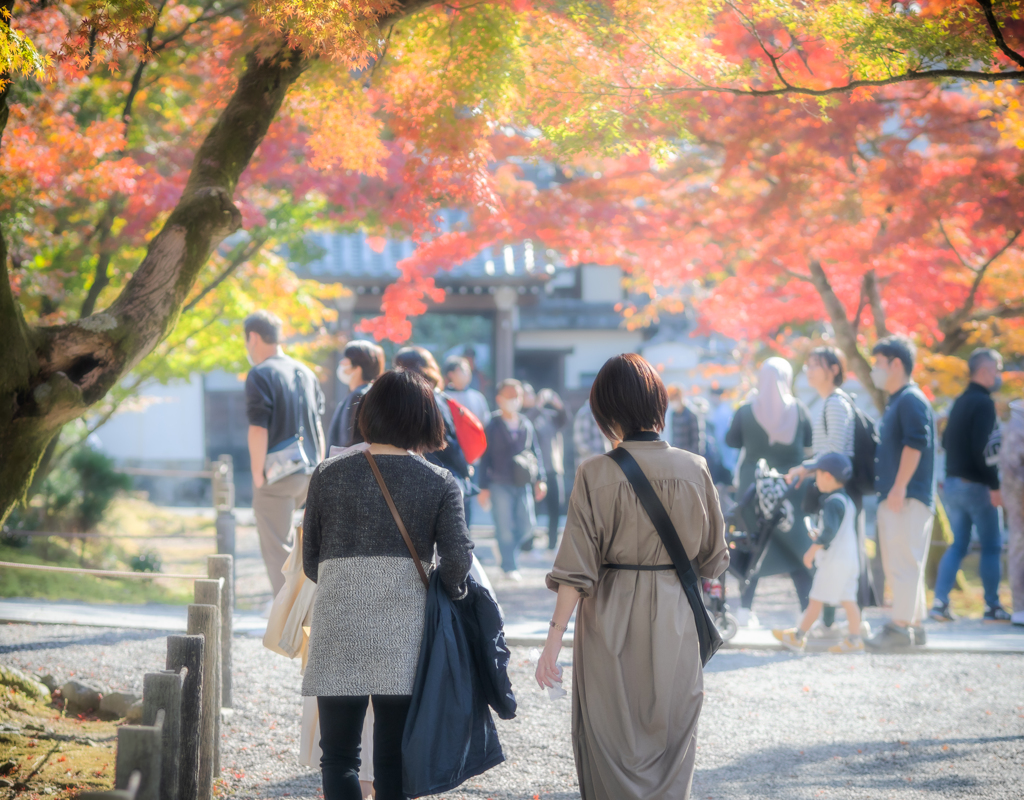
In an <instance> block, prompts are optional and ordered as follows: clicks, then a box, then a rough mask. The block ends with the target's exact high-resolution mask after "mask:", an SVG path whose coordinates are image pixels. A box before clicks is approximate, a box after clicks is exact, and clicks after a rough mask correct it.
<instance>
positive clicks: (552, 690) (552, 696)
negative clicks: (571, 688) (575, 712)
mask: <svg viewBox="0 0 1024 800" xmlns="http://www.w3.org/2000/svg"><path fill="white" fill-rule="evenodd" d="M567 694H568V692H567V691H565V689H563V688H562V668H561V667H559V668H558V680H557V681H556V682H555V685H554V686H549V687H548V700H558V699H559V698H560V697H565V696H566V695H567Z"/></svg>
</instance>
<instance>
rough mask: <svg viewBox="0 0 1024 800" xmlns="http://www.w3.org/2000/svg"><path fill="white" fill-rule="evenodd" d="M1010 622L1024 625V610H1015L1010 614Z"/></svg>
mask: <svg viewBox="0 0 1024 800" xmlns="http://www.w3.org/2000/svg"><path fill="white" fill-rule="evenodd" d="M1010 622H1012V623H1013V624H1014V625H1024V611H1014V612H1013V613H1012V614H1011V615H1010Z"/></svg>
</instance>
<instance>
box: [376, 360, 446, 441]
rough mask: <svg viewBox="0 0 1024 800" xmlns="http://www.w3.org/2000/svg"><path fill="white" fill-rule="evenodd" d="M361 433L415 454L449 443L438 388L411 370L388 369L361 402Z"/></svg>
mask: <svg viewBox="0 0 1024 800" xmlns="http://www.w3.org/2000/svg"><path fill="white" fill-rule="evenodd" d="M359 432H360V433H362V434H363V438H364V439H365V440H366V441H367V442H370V443H371V444H390V445H392V446H394V447H401V448H402V449H404V450H412V451H413V452H414V453H429V452H431V451H433V450H441V449H442V448H443V447H444V446H445V438H444V419H443V418H442V417H441V411H440V410H439V409H438V407H437V401H435V400H434V387H432V386H431V385H430V384H429V383H428V382H427V379H426V378H424V377H423V376H422V375H420V374H419V373H418V372H415V371H413V370H411V369H393V370H388V371H387V372H385V373H384V374H383V375H381V376H380V377H379V378H377V380H375V381H374V382H373V386H371V387H370V391H368V392H367V393H366V397H364V398H363V401H362V402H361V403H360V404H359Z"/></svg>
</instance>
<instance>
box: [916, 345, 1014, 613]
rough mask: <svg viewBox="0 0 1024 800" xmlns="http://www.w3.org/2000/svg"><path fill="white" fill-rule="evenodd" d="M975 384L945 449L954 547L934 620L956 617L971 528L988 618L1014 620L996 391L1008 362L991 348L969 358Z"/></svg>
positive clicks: (961, 402) (953, 419) (938, 585)
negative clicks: (1006, 572) (1002, 521)
mask: <svg viewBox="0 0 1024 800" xmlns="http://www.w3.org/2000/svg"><path fill="white" fill-rule="evenodd" d="M967 367H968V369H969V370H970V374H971V382H970V383H969V384H968V386H967V389H966V391H964V393H963V394H962V395H960V396H959V397H958V398H957V399H956V402H955V403H953V409H952V410H951V411H950V412H949V422H948V423H946V432H945V433H944V434H943V435H942V446H943V447H944V448H945V450H946V483H945V486H944V489H943V502H944V503H945V506H946V513H947V514H948V515H949V524H950V526H951V527H952V528H953V544H952V546H951V547H949V548H948V549H947V550H946V552H945V554H944V555H943V556H942V561H941V562H940V563H939V573H938V576H937V577H936V579H935V605H934V606H933V607H932V611H931V617H932V619H935V620H939V621H943V622H945V621H949V620H951V619H953V615H952V613H950V610H949V590H950V589H952V588H953V584H954V583H955V582H956V573H957V570H959V569H960V562H961V561H963V558H964V556H965V555H967V549H968V547H969V546H970V544H971V528H972V527H973V528H976V529H977V531H978V540H979V541H980V542H981V564H980V566H979V572H980V573H981V582H982V585H983V586H984V587H985V619H986V620H989V621H992V622H1009V620H1010V615H1009V614H1008V613H1007V612H1006V611H1004V610H1003V607H1002V606H1001V605H1000V604H999V577H1000V574H999V573H1000V563H999V561H1000V556H1001V553H1002V540H1001V539H1000V536H999V512H998V511H997V510H996V509H997V507H998V506H1001V505H1002V504H1003V499H1002V496H1001V495H1000V493H999V468H998V466H997V463H998V460H999V444H1000V430H999V420H998V419H996V404H995V403H994V402H993V401H992V392H995V391H998V390H999V387H1000V386H1001V385H1002V383H1003V376H1002V374H1001V373H1002V370H1003V359H1002V358H1001V357H1000V355H999V353H997V352H996V351H995V350H991V349H989V348H980V349H978V350H975V351H974V352H973V353H971V357H970V358H969V359H968V360H967Z"/></svg>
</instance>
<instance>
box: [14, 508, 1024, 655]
mask: <svg viewBox="0 0 1024 800" xmlns="http://www.w3.org/2000/svg"><path fill="white" fill-rule="evenodd" d="M473 534H474V539H475V541H476V544H477V549H476V552H477V556H478V558H479V559H480V561H481V562H482V563H483V565H484V569H485V570H486V572H487V574H488V576H489V577H490V578H491V582H492V583H493V584H494V588H495V591H496V593H497V595H498V600H499V602H500V603H501V606H502V609H503V611H504V612H505V632H506V637H507V639H508V641H509V643H510V644H513V645H523V646H529V647H539V646H541V645H543V643H544V640H545V638H546V637H547V631H548V620H549V619H550V618H551V611H552V608H553V607H554V594H553V593H552V592H550V591H549V590H548V589H547V588H546V587H545V586H544V576H545V574H546V573H547V571H548V570H549V569H550V568H551V562H552V560H553V554H552V553H551V552H549V551H548V550H546V549H544V548H543V546H542V547H541V549H537V550H533V551H531V552H529V553H523V554H522V557H521V561H520V571H521V573H522V575H523V580H522V582H519V583H516V582H512V581H508V580H506V579H505V578H504V575H503V573H502V572H501V570H500V569H499V568H498V566H497V547H496V546H495V542H494V540H493V538H491V536H490V534H491V530H490V529H489V528H487V527H484V526H477V525H474V526H473ZM538 542H539V540H538ZM235 571H236V594H237V605H238V609H237V611H236V614H235V631H236V632H238V633H242V634H248V635H251V636H257V637H261V636H262V635H263V631H264V630H265V629H266V620H264V619H263V617H262V616H261V614H260V613H259V612H260V610H262V608H263V606H264V605H265V604H266V602H267V601H268V600H269V599H270V596H271V594H270V582H269V580H268V579H267V575H266V570H265V569H264V567H263V560H262V557H261V556H260V552H259V541H258V539H257V536H256V531H255V528H253V527H250V526H244V525H240V526H239V528H238V535H237V543H236V565H235ZM738 588H739V587H738V585H737V584H736V583H735V581H734V580H732V579H731V578H730V579H728V582H727V584H726V592H727V596H730V597H734V598H735V597H737V596H738ZM754 608H755V611H756V613H757V615H758V617H759V621H760V625H759V627H755V628H741V629H740V630H739V632H738V633H737V635H736V637H735V638H734V639H733V640H732V641H731V642H729V643H728V644H727V647H730V648H733V649H744V650H771V651H777V650H780V649H781V647H780V645H779V643H778V642H777V641H776V640H775V638H774V637H773V636H772V634H771V628H773V627H788V626H792V625H793V624H795V622H794V621H795V619H796V616H797V608H798V606H797V601H796V594H795V592H794V591H793V586H792V584H791V583H790V582H789V580H788V578H786V577H785V576H773V577H770V578H765V579H764V580H762V581H761V583H760V584H759V586H758V594H757V600H756V603H755V607H754ZM885 616H886V615H885V613H884V612H883V611H881V610H880V609H867V610H866V611H865V618H866V619H867V620H868V621H869V622H870V623H871V624H872V625H875V626H876V627H877V626H878V625H879V624H881V623H882V622H883V621H884V619H885ZM0 622H25V623H37V624H63V625H85V626H95V627H108V628H131V629H138V630H160V631H183V630H185V622H186V611H185V607H184V606H166V605H156V604H152V605H101V604H90V603H75V602H53V601H42V600H34V599H26V598H11V599H2V600H0ZM926 627H927V630H928V637H929V638H928V644H927V645H926V646H925V647H922V648H919V649H918V650H915V652H921V653H1024V627H1020V626H1012V625H1008V624H999V623H983V622H981V621H980V620H958V621H957V622H955V623H948V624H937V623H932V622H928V623H926ZM571 632H572V631H571V628H570V634H571ZM827 644H828V642H822V643H821V645H820V648H819V649H824V647H826V646H827ZM809 649H811V650H813V649H815V642H813V641H812V642H810V643H809Z"/></svg>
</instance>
